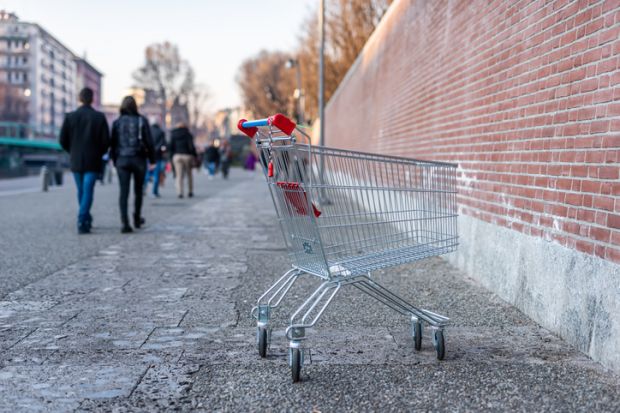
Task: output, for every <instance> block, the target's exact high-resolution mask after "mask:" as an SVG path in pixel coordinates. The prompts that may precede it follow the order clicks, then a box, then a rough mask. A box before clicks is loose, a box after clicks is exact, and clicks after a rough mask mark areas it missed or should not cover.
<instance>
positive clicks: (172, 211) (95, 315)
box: [0, 170, 620, 412]
mask: <svg viewBox="0 0 620 413" xmlns="http://www.w3.org/2000/svg"><path fill="white" fill-rule="evenodd" d="M197 185H198V188H199V189H197V190H196V192H197V194H198V197H197V199H195V200H192V201H191V202H190V201H188V202H183V203H181V202H179V200H177V199H176V198H174V197H173V193H172V188H171V185H168V186H167V187H166V188H165V190H164V192H163V194H164V197H163V198H162V199H158V200H153V199H149V200H147V202H146V207H145V208H146V212H145V215H146V217H147V224H148V225H147V227H146V228H145V229H144V230H142V231H140V232H138V233H135V234H132V235H131V236H121V235H120V234H118V224H117V221H118V213H117V209H116V198H115V197H116V193H117V192H116V191H117V188H116V186H115V185H114V186H106V187H103V188H100V187H98V188H97V193H96V195H95V197H96V201H95V203H96V204H95V205H96V208H95V212H94V215H95V225H96V228H95V234H92V235H90V236H88V237H87V238H80V237H77V235H74V234H73V231H74V226H73V225H72V219H73V216H74V212H73V211H74V209H75V206H73V203H74V192H73V191H74V190H73V187H72V186H68V188H64V189H62V190H57V191H54V192H52V193H47V194H46V193H32V194H18V195H14V196H7V197H3V198H2V199H0V208H1V209H2V214H1V215H2V216H3V217H4V218H2V220H4V221H2V223H3V228H5V231H4V233H3V239H4V241H3V244H4V245H5V247H7V246H8V245H10V244H11V245H20V247H17V248H22V249H20V251H18V252H17V254H18V256H19V257H21V258H20V259H21V261H22V262H20V260H18V259H15V258H13V259H10V260H9V259H8V258H7V257H8V255H9V254H8V253H7V252H6V251H5V252H4V253H3V254H4V255H1V254H0V259H2V270H1V274H0V277H2V278H1V281H2V284H3V287H1V288H0V411H11V412H14V411H132V412H133V411H158V410H160V411H171V410H178V411H194V410H197V411H264V410H268V411H322V412H328V411H338V412H341V411H378V410H380V411H412V410H424V411H429V410H432V411H479V410H487V411H591V410H597V411H618V406H620V379H619V378H618V377H617V376H615V375H613V374H611V373H609V372H607V371H606V370H604V369H603V368H602V367H601V366H600V365H599V364H597V363H595V362H593V361H592V360H590V359H589V358H588V357H586V356H585V355H583V354H581V353H579V352H577V351H576V350H574V349H572V348H571V347H570V346H569V345H568V344H566V343H565V342H563V341H562V340H561V339H560V338H558V337H557V336H555V335H553V334H551V333H550V332H549V331H547V330H545V329H543V328H541V327H540V326H538V325H537V324H535V323H534V322H533V321H531V320H530V319H528V318H527V317H526V316H524V315H523V314H522V313H520V312H519V311H518V310H516V309H515V308H514V307H512V306H510V305H508V304H506V303H505V302H503V301H502V300H500V299H499V298H497V297H496V296H495V295H493V294H492V293H490V292H488V291H486V290H484V289H483V288H481V287H480V286H478V285H477V284H476V283H474V282H473V281H472V280H470V279H468V278H467V277H466V275H464V274H463V273H462V272H460V271H458V270H457V269H455V268H454V267H452V266H450V265H449V264H447V263H446V262H445V261H443V260H441V259H440V258H432V259H428V260H424V261H420V262H417V263H414V264H409V265H405V266H401V267H397V268H393V269H388V270H384V271H380V272H377V273H376V274H375V275H374V277H375V278H376V279H377V280H378V281H379V282H381V283H383V284H384V285H385V286H387V287H388V288H390V289H394V290H395V291H398V292H400V293H401V294H402V295H403V296H404V297H405V298H407V299H409V300H411V301H412V302H414V303H415V304H417V305H419V306H421V307H424V308H428V309H430V310H432V311H437V312H439V313H442V314H446V315H447V316H449V317H450V318H451V319H452V324H451V326H450V327H448V328H447V329H446V333H445V335H446V349H447V350H446V359H445V360H444V361H441V362H440V361H437V360H436V358H435V354H434V350H433V348H432V345H431V340H430V337H429V335H428V332H426V333H425V336H424V340H423V344H422V350H421V351H420V352H416V351H415V350H414V349H413V342H412V339H411V336H410V323H409V322H408V320H406V319H405V318H404V317H402V316H400V315H398V314H396V313H393V312H391V311H390V310H389V309H386V308H383V307H381V306H380V305H379V304H378V303H375V302H373V301H372V300H371V299H370V298H369V297H367V296H364V295H362V293H361V292H360V291H358V290H357V289H354V288H346V287H344V288H343V289H342V290H341V292H339V293H338V296H337V297H336V300H335V301H334V302H333V303H332V305H331V306H330V307H329V308H328V310H327V312H326V313H325V314H324V316H323V318H322V319H321V321H320V322H319V323H318V324H317V326H316V328H314V329H313V330H312V331H310V332H309V337H310V338H309V340H308V342H307V345H308V347H309V348H310V351H309V354H308V356H307V357H306V365H304V367H303V369H302V381H301V382H300V383H296V384H293V383H291V378H290V370H289V367H288V365H287V342H286V340H285V338H284V333H283V331H284V328H285V326H286V325H287V320H288V316H290V314H291V313H292V311H294V309H295V308H296V306H297V305H299V304H300V302H301V301H302V300H304V299H305V298H306V297H307V296H308V295H309V294H310V293H311V292H312V291H313V289H314V288H316V287H317V286H318V284H319V283H318V280H317V279H313V278H311V277H305V278H301V279H300V280H299V281H298V282H297V283H296V284H295V286H294V288H293V290H292V291H291V293H290V296H289V297H288V298H287V299H286V300H285V301H284V303H283V305H282V308H279V309H278V310H277V311H276V312H275V314H274V317H273V318H272V320H273V326H274V331H273V336H272V343H271V348H270V349H269V355H268V357H267V358H266V359H260V358H259V356H258V354H257V349H256V338H255V333H256V329H255V321H254V320H253V319H251V318H250V317H249V312H250V309H251V308H252V306H253V305H254V303H255V300H256V298H257V297H258V296H259V295H260V294H261V293H262V292H263V291H264V290H265V289H266V288H267V287H268V286H269V285H270V284H271V283H272V282H273V281H275V280H276V279H277V278H278V277H279V276H280V275H281V274H282V273H284V272H285V271H286V270H287V269H288V267H289V266H290V264H289V262H288V259H287V256H286V254H285V251H284V249H283V241H282V238H281V232H280V229H279V228H278V226H277V221H276V217H275V213H274V210H273V206H272V204H271V199H270V197H269V195H268V192H267V189H266V185H265V183H264V180H263V178H262V177H261V176H259V175H254V176H251V175H248V174H246V173H244V172H243V171H239V170H233V173H232V177H231V179H230V181H228V182H223V181H222V180H218V181H208V182H207V181H206V179H204V177H202V176H200V177H198V179H197ZM19 205H29V207H30V208H31V210H30V213H31V214H32V213H36V214H37V216H39V217H40V218H39V219H40V220H41V221H37V220H36V219H35V220H34V222H33V221H31V220H30V219H29V217H28V214H25V213H22V212H19V211H20V210H22V209H23V207H20V206H19ZM67 205H71V208H70V207H68V206H67ZM44 208H45V209H48V208H49V209H52V211H53V213H52V212H50V211H44V210H43V209H44ZM38 209H42V211H40V212H37V211H38ZM11 215H12V216H11ZM54 215H58V216H59V218H58V220H59V221H58V222H56V221H54V222H48V221H44V220H48V219H51V217H52V216H54ZM65 215H66V216H67V217H66V216H65ZM7 216H11V218H7ZM5 223H6V226H4V224H5ZM36 225H38V226H40V227H42V228H41V229H40V230H39V231H38V230H37V228H35V226H36ZM13 232H14V233H15V239H16V240H18V241H21V240H22V239H24V240H25V239H26V237H27V236H30V237H34V240H33V241H31V244H33V246H28V245H21V244H16V243H15V242H14V241H11V242H9V241H8V238H9V237H10V235H9V234H12V233H13ZM37 234H38V235H37ZM35 240H36V241H35ZM63 243H64V244H63ZM35 244H36V245H35ZM50 249H52V251H50ZM64 249H71V250H70V252H69V253H67V254H65V255H63V250H64ZM55 254H59V255H61V257H53V258H49V259H48V257H51V256H54V255H55ZM22 263H23V265H22Z"/></svg>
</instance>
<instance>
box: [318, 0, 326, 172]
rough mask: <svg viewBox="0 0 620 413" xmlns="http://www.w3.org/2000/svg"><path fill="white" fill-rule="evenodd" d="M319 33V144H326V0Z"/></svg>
mask: <svg viewBox="0 0 620 413" xmlns="http://www.w3.org/2000/svg"><path fill="white" fill-rule="evenodd" d="M319 33H320V49H319V120H320V125H319V145H321V146H325V111H324V106H325V102H324V98H325V0H320V4H319ZM321 159H322V158H321ZM321 170H322V168H321Z"/></svg>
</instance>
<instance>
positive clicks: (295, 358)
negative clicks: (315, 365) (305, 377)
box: [291, 348, 301, 383]
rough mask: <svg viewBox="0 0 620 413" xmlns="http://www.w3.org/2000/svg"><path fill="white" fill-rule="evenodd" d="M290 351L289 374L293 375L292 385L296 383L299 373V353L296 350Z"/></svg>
mask: <svg viewBox="0 0 620 413" xmlns="http://www.w3.org/2000/svg"><path fill="white" fill-rule="evenodd" d="M291 350H292V352H293V354H292V355H291V373H292V375H293V383H297V382H298V381H299V376H300V373H301V351H300V350H299V349H298V348H293V349H291Z"/></svg>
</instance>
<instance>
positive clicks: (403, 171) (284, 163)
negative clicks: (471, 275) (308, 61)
mask: <svg viewBox="0 0 620 413" xmlns="http://www.w3.org/2000/svg"><path fill="white" fill-rule="evenodd" d="M239 129H240V130H242V131H243V132H245V133H246V134H248V135H249V136H251V137H253V138H254V140H255V144H256V148H257V150H258V152H259V155H260V156H259V158H260V161H261V165H262V166H263V170H264V172H265V176H266V178H267V183H268V186H269V190H270V193H271V196H272V198H273V202H274V206H275V209H276V212H277V216H278V220H279V222H280V227H281V229H282V234H283V236H284V240H285V242H286V248H287V251H288V254H289V256H290V259H291V263H292V267H293V268H292V269H291V270H290V271H288V272H287V273H286V274H284V276H282V277H281V278H280V279H279V280H278V281H276V282H275V283H274V284H273V285H272V286H271V287H270V288H269V289H268V290H267V291H266V292H265V294H263V295H262V296H261V297H260V298H259V300H258V305H257V306H256V307H255V308H254V309H253V311H252V314H253V315H254V317H256V318H257V320H258V329H257V342H258V347H259V353H260V355H261V356H263V357H264V356H265V355H266V352H267V347H268V345H269V342H270V337H271V327H270V324H269V317H270V314H271V311H272V310H273V309H274V308H275V307H277V306H278V305H279V304H280V303H281V302H282V300H283V298H284V297H285V296H286V294H287V293H288V291H289V290H290V288H291V287H292V285H293V284H294V282H295V281H296V280H297V279H298V277H300V276H301V275H303V274H309V275H313V276H316V277H319V278H321V279H323V283H322V284H321V285H320V286H319V288H318V289H317V290H316V291H315V292H314V293H313V294H312V295H311V296H310V297H309V298H308V299H307V300H306V301H305V302H304V303H303V304H302V305H301V306H300V307H299V309H298V310H297V311H296V312H295V313H294V314H293V316H292V317H291V324H290V326H289V327H288V328H287V330H286V336H287V338H288V340H289V341H290V343H289V348H290V350H289V363H290V364H291V367H292V371H293V381H297V380H299V374H300V370H301V366H302V364H303V351H302V342H303V340H305V339H306V329H307V328H310V327H312V326H314V325H315V324H316V322H317V321H318V320H319V318H320V317H321V315H322V314H323V312H324V311H325V309H326V308H327V306H328V305H329V304H330V302H331V301H332V300H333V299H334V297H335V296H336V294H337V292H338V290H339V289H340V288H341V287H342V286H343V285H353V286H355V287H357V288H358V289H360V290H361V291H363V292H365V293H367V294H368V295H370V296H371V297H373V298H375V299H377V300H379V301H381V302H383V303H384V304H386V305H388V306H389V307H390V308H392V309H394V310H396V311H398V312H400V313H402V314H404V315H407V316H409V317H411V320H412V334H413V337H414V342H415V347H416V349H417V350H419V349H420V347H421V338H422V322H425V323H427V324H428V325H429V326H431V328H432V330H433V333H432V337H433V344H434V346H435V349H436V352H437V357H438V358H439V359H443V357H444V354H445V346H444V338H443V329H444V327H445V326H446V324H447V322H448V318H446V317H444V316H441V315H438V314H436V313H433V312H431V311H428V310H424V309H419V308H417V307H415V306H413V305H412V304H410V303H408V302H407V301H405V300H404V299H403V298H401V297H399V296H398V295H396V294H394V293H393V292H391V291H389V290H388V289H386V288H385V287H383V286H381V285H379V284H378V283H377V282H376V281H374V280H372V279H371V278H370V274H371V272H373V271H376V270H379V269H382V268H387V267H393V266H396V265H401V264H405V263H409V262H412V261H417V260H420V259H423V258H427V257H432V256H436V255H441V254H446V253H449V252H452V251H454V250H456V248H457V245H458V235H457V223H456V221H457V202H456V165H454V164H449V163H442V162H430V161H420V160H414V159H407V158H402V157H396V156H386V155H377V154H370V153H362V152H354V151H348V150H343V149H334V148H328V147H322V146H315V145H311V144H310V138H309V137H308V136H307V135H306V134H305V133H304V132H303V131H302V130H301V129H299V128H296V125H295V124H294V123H293V122H292V121H290V120H289V119H287V118H286V117H284V116H283V115H279V114H278V115H275V116H272V117H270V118H267V119H262V120H258V121H245V120H241V121H240V122H239ZM299 140H302V142H300V141H299Z"/></svg>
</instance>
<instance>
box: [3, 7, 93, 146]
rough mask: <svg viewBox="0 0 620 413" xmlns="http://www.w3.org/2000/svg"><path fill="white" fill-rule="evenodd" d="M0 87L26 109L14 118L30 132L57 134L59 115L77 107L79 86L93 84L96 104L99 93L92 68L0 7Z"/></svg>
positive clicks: (39, 27) (38, 29)
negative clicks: (22, 114)
mask: <svg viewBox="0 0 620 413" xmlns="http://www.w3.org/2000/svg"><path fill="white" fill-rule="evenodd" d="M78 66H79V67H80V68H81V69H80V70H81V71H80V73H78ZM0 85H2V88H4V89H7V90H8V92H7V93H5V95H8V96H12V97H13V99H14V100H15V98H16V97H19V99H20V101H22V102H23V105H24V107H25V108H27V113H26V115H25V116H21V117H20V119H19V121H21V122H24V123H28V124H29V129H30V135H32V136H49V137H52V136H56V135H57V132H58V129H59V128H60V126H61V125H62V122H63V119H64V116H65V113H67V112H69V111H71V110H74V109H75V107H76V106H77V93H78V92H77V90H78V88H79V86H80V85H88V86H94V90H96V96H97V99H98V102H100V96H101V74H100V73H99V72H98V71H97V70H96V69H94V68H93V67H92V66H91V65H90V64H89V63H88V62H86V61H85V60H84V59H79V58H77V57H76V56H75V55H74V54H73V52H72V51H71V50H69V49H68V48H67V47H66V46H65V45H63V44H62V43H61V42H60V41H59V40H57V39H56V38H55V37H54V36H52V35H51V34H50V33H48V32H47V31H46V30H44V29H43V28H42V27H41V26H39V25H37V24H35V23H28V22H24V21H21V20H19V19H18V17H17V16H16V15H15V14H13V13H7V12H5V11H0ZM0 116H3V115H2V114H1V113H0ZM24 117H25V118H26V119H27V120H25V119H22V118H24Z"/></svg>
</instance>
